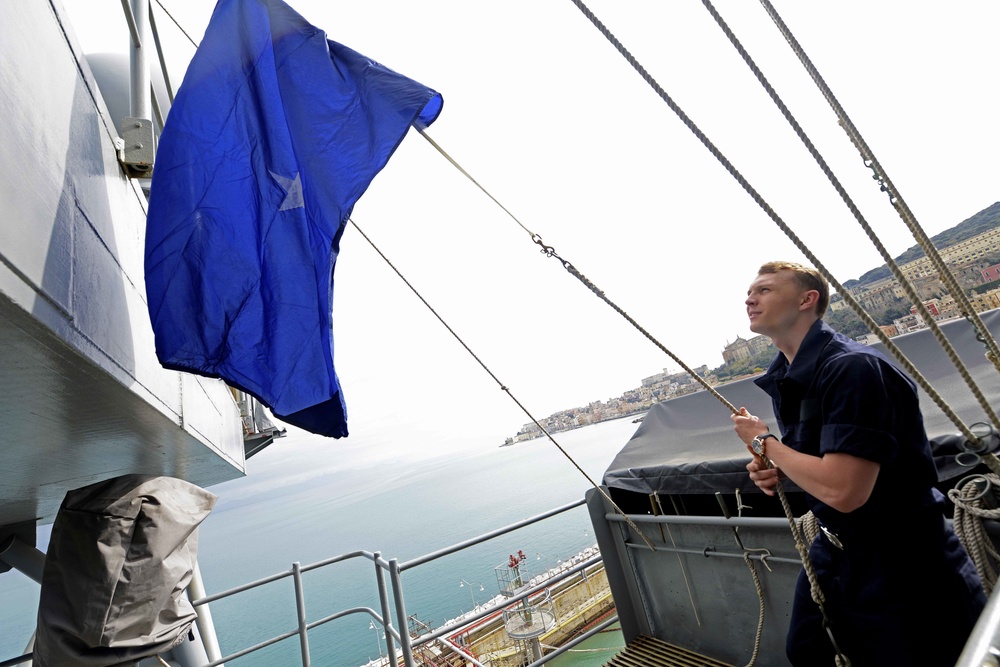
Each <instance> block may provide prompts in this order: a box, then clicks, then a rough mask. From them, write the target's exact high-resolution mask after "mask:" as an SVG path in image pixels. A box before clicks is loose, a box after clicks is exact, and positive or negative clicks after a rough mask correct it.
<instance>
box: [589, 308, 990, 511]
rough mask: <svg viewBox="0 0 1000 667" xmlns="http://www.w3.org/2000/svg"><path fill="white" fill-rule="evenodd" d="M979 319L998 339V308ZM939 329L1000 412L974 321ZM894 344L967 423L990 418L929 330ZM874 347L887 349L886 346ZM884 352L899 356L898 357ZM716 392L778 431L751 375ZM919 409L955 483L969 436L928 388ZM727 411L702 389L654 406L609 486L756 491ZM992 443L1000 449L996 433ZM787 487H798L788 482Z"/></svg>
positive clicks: (615, 464) (943, 473)
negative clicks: (961, 433) (960, 430)
mask: <svg viewBox="0 0 1000 667" xmlns="http://www.w3.org/2000/svg"><path fill="white" fill-rule="evenodd" d="M981 317H982V319H983V321H984V322H985V324H986V325H987V328H988V329H989V330H990V331H991V332H992V333H993V335H994V337H998V336H1000V310H993V311H989V312H987V313H983V314H982V315H981ZM940 328H941V330H942V332H943V333H944V334H945V336H946V337H947V338H948V340H949V341H950V342H951V344H952V346H953V347H954V348H955V350H956V351H957V352H958V354H959V357H960V358H961V360H962V362H963V363H964V364H965V366H966V367H967V368H968V370H969V372H970V374H971V376H972V377H973V379H974V380H975V382H976V384H977V385H978V386H979V388H980V390H981V391H982V392H983V394H985V396H986V397H987V399H988V401H989V404H990V405H991V406H992V407H993V409H994V410H997V409H998V407H1000V373H998V372H997V369H996V368H995V367H994V366H993V364H992V363H990V362H989V361H988V360H987V359H986V357H985V347H984V346H983V344H982V343H981V342H980V341H978V340H977V339H976V336H975V331H974V330H973V328H972V326H971V325H970V324H969V323H968V322H967V321H966V320H964V319H957V320H952V321H950V322H945V323H943V324H941V327H940ZM892 341H893V343H895V344H896V345H897V346H898V347H899V348H900V349H901V350H902V351H903V353H904V354H905V355H906V357H907V358H908V359H909V360H910V362H911V363H912V364H913V365H914V366H916V367H917V369H918V370H919V371H920V373H921V374H922V375H923V376H924V377H925V378H926V379H927V381H928V382H929V383H930V384H931V386H932V387H933V388H934V389H935V390H936V391H937V392H938V393H939V394H941V396H942V397H943V398H944V400H945V402H946V404H947V405H949V406H950V407H951V408H952V409H953V410H954V411H955V412H956V413H957V414H958V415H959V417H960V418H961V420H962V421H963V422H964V423H965V424H966V425H967V426H972V425H973V424H974V423H976V422H987V421H988V419H987V417H986V415H985V413H984V411H983V409H982V408H981V407H980V405H979V402H978V401H977V400H976V398H975V396H974V394H973V393H972V392H971V391H970V389H969V388H968V386H967V385H966V383H965V381H964V380H963V379H962V378H961V376H960V375H959V372H958V370H957V369H956V367H955V365H954V364H953V363H952V362H951V361H950V360H949V359H948V357H947V355H946V354H945V353H944V351H943V350H942V348H941V346H940V345H939V343H938V342H937V341H936V340H935V339H934V336H933V334H932V333H931V331H930V330H928V329H923V330H921V331H917V332H914V333H910V334H906V335H903V336H897V337H895V338H893V339H892ZM874 347H876V348H878V349H880V350H882V351H883V352H885V349H884V346H883V345H882V344H881V343H879V344H877V345H875V346H874ZM886 356H888V357H889V359H890V360H892V361H895V358H894V357H892V355H889V354H887V355H886ZM897 365H898V364H897ZM716 389H717V390H718V391H719V393H720V394H722V395H723V396H725V397H726V399H727V400H728V401H729V402H730V403H732V404H733V405H735V406H736V407H737V408H739V407H741V406H743V407H746V408H747V409H748V410H749V411H750V412H751V413H752V414H755V415H757V416H759V417H761V418H762V419H763V420H765V422H767V423H768V424H769V425H770V426H771V428H772V429H774V430H777V427H776V426H775V422H774V416H773V412H772V410H771V399H770V398H769V397H768V396H767V394H765V393H764V392H763V391H762V390H761V389H759V388H758V387H757V385H755V384H754V383H753V380H752V379H751V378H747V379H744V380H739V381H736V382H732V383H729V384H726V385H721V386H719V387H716ZM920 406H921V410H922V412H923V414H924V423H925V425H926V428H927V434H928V436H929V437H930V438H931V439H932V446H933V449H934V454H935V462H936V463H937V465H938V473H939V478H940V479H942V480H950V479H954V478H957V477H960V476H963V475H965V474H968V473H969V472H970V471H971V468H970V467H968V466H962V465H959V464H957V463H956V461H955V454H957V453H958V452H960V451H961V449H960V448H961V447H962V446H963V443H964V438H963V437H961V436H957V435H956V434H957V433H958V428H957V427H956V426H955V425H954V423H953V422H952V420H951V419H949V418H948V417H947V416H946V415H945V413H944V412H942V411H941V409H940V408H939V407H938V406H937V405H936V404H935V403H934V401H933V400H932V399H931V398H930V397H929V396H928V395H927V394H926V393H925V392H924V391H923V390H921V391H920ZM729 415H730V411H729V408H727V407H726V406H725V405H723V403H722V402H720V401H719V400H718V399H717V398H715V397H714V396H712V395H711V394H709V393H708V392H707V391H704V390H702V391H699V392H697V393H694V394H688V395H687V396H682V397H679V398H675V399H672V400H669V401H664V402H662V403H657V404H655V405H653V407H652V408H651V409H650V410H649V412H648V413H647V414H646V416H645V417H644V418H643V421H642V424H641V425H640V426H639V428H638V429H637V430H636V432H635V434H634V435H633V436H632V438H631V439H630V440H629V441H628V442H627V443H626V444H625V447H624V448H623V449H622V450H621V451H620V452H619V453H618V455H617V456H615V458H614V460H613V461H612V462H611V465H610V466H609V467H608V469H607V471H606V472H605V473H604V484H605V485H606V486H608V487H609V488H611V489H620V490H623V491H632V492H636V493H641V494H644V495H646V494H650V493H654V492H657V493H662V494H709V493H715V492H716V491H724V492H726V491H728V492H732V491H733V490H734V489H740V490H741V491H742V492H746V491H756V487H754V485H753V484H752V483H751V482H750V480H749V477H748V476H747V472H746V467H745V466H746V464H747V462H748V461H749V460H750V455H749V453H747V452H746V449H745V448H744V446H743V443H742V442H740V440H739V439H738V438H737V437H736V435H735V433H734V432H733V426H732V422H731V421H730V420H729ZM977 430H978V428H977ZM989 447H990V450H991V451H995V450H996V447H997V441H996V439H995V438H994V439H992V441H991V442H990V445H989ZM785 488H786V489H788V490H791V491H794V490H797V489H796V488H795V487H794V486H793V485H792V484H790V483H786V485H785Z"/></svg>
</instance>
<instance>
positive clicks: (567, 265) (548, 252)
mask: <svg viewBox="0 0 1000 667" xmlns="http://www.w3.org/2000/svg"><path fill="white" fill-rule="evenodd" d="M419 132H420V134H422V135H423V136H424V138H425V139H427V141H429V142H430V144H431V145H432V146H434V148H436V149H437V150H438V152H439V153H441V155H442V156H444V158H445V159H446V160H448V162H450V163H451V164H452V165H454V166H455V168H456V169H458V170H459V171H460V172H462V174H464V175H465V177H466V178H468V179H469V180H470V181H472V182H473V183H474V184H475V186H476V187H478V188H479V189H480V190H482V191H483V193H484V194H485V195H486V196H487V197H489V198H490V199H492V200H493V201H494V202H495V203H496V205H497V206H499V207H500V208H501V209H503V211H504V213H506V214H507V215H508V216H510V218H511V219H512V220H513V221H514V222H516V223H517V224H518V225H519V226H520V227H521V229H523V230H524V231H525V232H527V233H528V234H529V235H530V236H531V240H532V241H534V242H535V243H537V244H538V245H540V246H541V248H542V250H541V252H542V254H544V255H545V256H546V257H555V258H556V259H558V260H559V262H560V263H561V264H562V265H563V268H564V269H566V271H568V272H569V273H570V274H571V275H572V276H574V277H576V279H577V280H579V281H580V282H582V283H583V284H584V285H586V286H587V288H588V289H590V291H592V292H593V293H594V294H596V295H597V297H598V298H600V299H601V300H602V301H604V302H605V303H606V304H608V305H609V306H611V308H613V309H614V311H615V312H616V313H618V314H619V315H621V316H622V317H623V318H625V320H626V321H628V323H629V324H631V325H632V326H633V327H635V328H636V329H637V330H638V331H639V333H641V334H642V335H643V336H645V337H646V338H647V339H648V340H649V341H650V342H651V343H653V345H655V346H656V347H658V348H659V349H660V351H662V352H663V353H664V354H666V355H667V356H668V357H670V358H671V359H673V360H674V361H675V362H677V364H678V365H679V366H680V367H681V368H682V369H684V372H685V373H687V374H688V375H689V376H691V377H692V378H693V379H694V380H695V381H696V382H698V384H700V385H701V386H702V387H704V388H705V390H706V391H708V392H709V393H710V394H712V396H714V397H715V398H716V399H717V400H718V401H720V402H721V403H722V404H723V405H725V406H726V407H727V408H729V410H730V411H731V412H732V413H733V414H739V410H738V409H737V408H736V406H734V405H733V404H732V403H730V402H729V401H728V400H727V399H726V397H725V396H723V395H722V394H720V393H719V392H718V391H717V390H716V389H715V387H713V386H712V385H710V384H709V383H708V381H707V380H705V378H703V377H701V376H700V375H698V374H697V373H696V372H695V371H694V370H693V369H692V368H691V367H690V366H688V365H687V364H686V363H684V361H683V360H682V359H681V358H680V357H678V356H677V355H676V354H674V353H673V352H671V351H670V350H669V349H667V347H666V346H665V345H663V343H661V342H660V341H658V340H657V339H656V338H655V337H654V336H653V334H651V333H649V332H648V331H646V329H645V328H643V326H642V325H640V324H639V323H638V322H637V321H636V320H635V319H633V318H632V316H631V315H629V314H628V313H626V312H625V311H624V310H623V309H622V308H621V307H620V306H619V305H618V304H616V303H615V302H614V301H612V300H611V299H610V298H608V296H607V295H606V294H605V293H604V291H603V290H601V289H600V288H599V287H597V285H595V284H594V283H592V282H591V281H590V279H589V278H587V277H586V276H585V275H583V274H582V273H580V271H579V270H578V269H577V268H576V267H575V266H573V264H572V263H571V262H569V261H567V260H565V259H563V258H562V257H560V256H559V253H557V252H556V250H555V248H553V247H552V246H550V245H545V243H544V242H543V241H542V237H541V236H540V235H539V234H536V233H534V232H532V231H531V230H530V229H528V228H527V227H526V226H525V225H524V223H522V222H521V221H520V220H518V219H517V217H516V216H515V215H514V214H513V213H511V212H510V211H509V210H508V209H507V207H505V206H504V205H503V204H501V203H500V202H499V201H498V200H497V198H496V197H494V196H493V195H492V194H491V193H490V192H489V190H487V189H486V188H485V187H483V186H482V185H481V184H480V183H479V181H477V180H476V179H475V178H473V177H472V175H471V174H470V173H469V172H468V171H466V170H465V169H464V168H462V166H461V165H460V164H459V163H458V162H457V161H456V160H455V159H454V158H452V157H451V156H450V155H448V153H447V151H445V150H444V149H443V148H441V146H439V145H438V144H437V142H435V141H434V140H433V139H431V137H430V135H428V134H427V132H426V131H425V130H419Z"/></svg>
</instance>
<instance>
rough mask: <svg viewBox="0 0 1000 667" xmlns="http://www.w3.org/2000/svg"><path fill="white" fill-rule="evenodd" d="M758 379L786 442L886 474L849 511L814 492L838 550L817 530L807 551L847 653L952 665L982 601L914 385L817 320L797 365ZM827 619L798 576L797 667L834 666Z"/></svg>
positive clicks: (790, 649) (791, 646) (791, 637)
mask: <svg viewBox="0 0 1000 667" xmlns="http://www.w3.org/2000/svg"><path fill="white" fill-rule="evenodd" d="M755 382H756V384H757V385H758V386H759V387H761V388H762V389H763V390H764V391H766V392H767V393H768V394H769V395H770V396H771V399H772V402H773V407H774V414H775V417H776V419H777V422H778V427H779V429H780V432H781V441H782V442H783V443H784V444H786V445H788V446H789V447H792V448H794V449H796V450H797V451H800V452H803V453H806V454H812V455H814V456H822V455H823V454H826V453H830V452H843V453H846V454H851V455H853V456H858V457H861V458H864V459H868V460H871V461H875V462H876V463H878V464H880V466H881V467H880V469H879V473H878V478H877V481H876V482H875V488H874V490H873V491H872V494H871V497H870V498H869V500H868V502H866V503H865V504H864V505H863V506H862V507H860V508H858V509H857V510H855V511H853V512H849V513H842V512H839V511H837V510H835V509H833V508H832V507H830V506H829V505H826V504H824V503H822V502H819V501H818V500H816V499H815V498H813V497H812V496H809V495H808V494H807V500H808V503H809V506H810V509H812V511H813V514H814V515H815V516H816V518H817V519H818V521H819V523H820V525H822V526H825V527H826V528H827V529H828V530H829V531H831V532H832V533H833V534H834V535H835V536H836V541H839V543H840V544H841V545H842V546H841V547H838V546H835V544H834V540H832V539H830V538H829V537H827V536H826V535H824V534H823V533H822V532H821V533H820V535H819V536H818V537H817V538H816V540H815V541H814V542H813V544H812V546H811V547H810V549H809V555H810V557H811V559H812V562H813V565H814V566H815V569H816V572H817V574H818V578H819V583H820V587H821V589H822V591H823V594H824V596H825V598H826V603H825V608H826V611H827V617H828V618H829V619H830V622H831V626H832V630H833V634H834V637H835V638H836V641H837V644H838V645H839V647H840V649H841V652H842V653H843V654H844V655H846V656H847V657H848V658H849V659H850V660H851V663H852V665H853V667H867V666H869V665H872V666H876V665H877V666H879V667H887V666H892V667H908V666H921V667H924V666H926V667H944V666H946V665H947V666H951V665H954V664H955V661H956V660H957V659H958V656H959V655H960V653H961V652H962V648H963V646H964V644H965V641H966V639H967V638H968V636H969V633H970V632H971V631H972V628H973V626H974V625H975V622H976V620H977V618H978V617H979V613H980V612H981V611H982V609H983V606H984V605H985V604H986V595H985V593H984V592H983V589H982V585H981V582H980V580H979V575H978V574H977V572H976V569H975V566H974V565H973V563H972V560H971V559H970V558H969V555H968V554H967V553H966V551H965V548H964V547H963V546H962V544H961V543H960V542H959V540H958V538H957V537H956V536H955V534H954V532H953V531H952V530H951V529H950V528H949V527H948V526H947V524H946V523H945V519H944V507H945V504H944V497H943V496H942V495H941V493H940V492H938V491H937V490H936V489H934V488H933V485H934V484H935V483H936V481H937V472H936V470H935V467H934V462H933V459H932V458H931V449H930V444H929V443H928V441H927V435H926V433H925V431H924V425H923V417H922V416H921V413H920V407H919V404H918V398H917V391H916V386H915V385H914V383H913V381H912V380H911V379H910V378H909V377H907V376H906V375H904V374H903V373H902V372H900V371H899V370H898V369H897V368H896V367H895V366H893V365H892V364H891V363H889V361H888V360H887V359H886V358H885V357H884V356H882V354H880V353H879V352H878V351H877V350H873V349H871V348H870V347H868V346H866V345H862V344H861V343H858V342H856V341H853V340H851V339H850V338H847V337H846V336H844V335H842V334H840V333H837V332H835V331H833V330H832V329H831V328H830V327H829V326H827V325H826V323H825V322H823V321H822V320H818V321H817V322H816V323H815V324H813V326H812V328H811V329H810V330H809V333H808V334H807V335H806V337H805V338H804V339H803V341H802V345H801V347H800V348H799V350H798V352H797V353H796V355H795V358H794V360H793V363H792V365H791V366H789V365H788V363H787V361H786V360H785V356H784V355H783V354H779V355H778V357H777V358H776V359H775V360H774V362H773V363H772V364H771V367H770V368H769V369H768V371H767V373H766V374H765V375H763V376H761V377H760V378H758V379H757V380H755ZM821 620H822V617H821V615H820V612H819V608H818V607H817V605H816V603H815V602H813V600H812V597H811V595H810V587H809V580H808V579H807V577H806V575H805V572H804V571H803V572H802V573H800V575H799V579H798V583H797V586H796V592H795V602H794V604H793V608H792V619H791V623H790V627H789V631H788V638H787V643H786V651H787V653H788V657H789V659H790V660H791V662H792V664H793V665H795V666H796V667H800V666H801V667H820V666H822V665H833V664H834V653H833V648H832V644H831V642H830V640H829V637H828V636H827V633H826V631H825V630H824V629H823V628H822V624H821Z"/></svg>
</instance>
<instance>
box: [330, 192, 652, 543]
mask: <svg viewBox="0 0 1000 667" xmlns="http://www.w3.org/2000/svg"><path fill="white" fill-rule="evenodd" d="M494 201H496V200H494ZM348 221H349V222H350V223H351V225H353V226H354V228H355V229H356V230H358V233H359V234H361V236H362V237H363V238H364V239H365V241H367V242H368V244H369V245H370V246H371V247H372V249H374V250H375V252H376V253H378V255H379V257H381V258H382V260H383V261H384V262H385V263H386V264H387V265H388V266H389V268H390V269H392V270H393V272H395V274H396V275H397V276H399V279H400V280H402V281H403V282H404V283H405V284H406V286H407V287H409V288H410V291H411V292H413V294H414V295H416V297H417V298H418V299H420V301H421V302H422V303H423V304H424V305H425V306H427V309H428V310H429V311H431V314H432V315H434V317H436V318H437V319H438V321H439V322H440V323H441V324H442V325H444V328H445V329H447V330H448V333H450V334H451V335H452V336H453V337H454V338H455V340H457V341H458V342H459V344H460V345H461V346H462V347H464V348H465V351H466V352H468V353H469V354H470V355H472V358H473V359H475V360H476V362H477V363H478V364H479V365H480V366H481V367H482V368H483V370H484V371H486V373H487V374H488V375H489V376H490V377H491V378H493V381H494V382H496V383H497V384H498V385H500V390H501V391H503V392H504V393H506V394H507V395H508V396H509V397H510V399H511V400H512V401H514V403H515V404H516V405H517V407H519V408H521V411H522V412H524V414H526V415H528V418H529V419H530V420H531V421H532V422H533V423H534V424H535V426H537V427H538V428H539V429H540V430H541V431H542V433H544V434H545V437H547V438H548V439H549V441H550V442H551V443H552V444H553V445H555V446H556V449H558V450H559V451H560V452H562V454H563V456H565V457H566V458H567V459H568V460H569V462H570V463H572V464H573V466H574V467H575V468H576V469H577V470H578V471H579V472H580V474H581V475H583V476H584V477H585V478H586V480H587V481H588V482H590V485H591V486H593V487H594V488H595V489H597V492H598V493H600V494H601V495H602V496H603V497H604V499H605V500H607V501H608V503H609V504H610V505H611V507H613V508H614V510H615V511H616V512H618V513H619V514H621V516H622V518H623V519H624V520H625V522H626V523H627V524H628V525H629V527H630V528H632V530H634V531H635V532H636V533H637V534H638V535H639V537H641V538H642V540H643V541H644V542H645V543H646V546H648V547H649V548H650V549H652V550H653V551H656V548H655V547H654V546H653V543H652V542H651V541H650V540H649V538H648V537H646V535H645V534H644V533H643V532H642V531H640V530H639V527H638V526H637V525H635V522H634V521H632V520H631V519H630V518H629V517H628V515H626V514H625V512H624V510H622V509H621V508H620V507H619V506H618V504H617V503H616V502H615V501H614V500H612V499H611V496H610V495H608V492H607V491H605V490H604V489H602V488H601V487H600V486H599V485H598V484H597V483H596V482H595V481H594V480H593V479H591V477H590V475H588V474H587V472H586V471H585V470H584V469H583V468H581V467H580V464H579V463H577V462H576V460H575V459H574V458H573V457H572V456H570V454H569V452H567V451H566V450H565V449H564V448H563V446H562V445H560V444H559V443H558V442H557V441H556V439H555V438H554V437H552V434H551V433H549V431H548V429H546V428H545V427H544V426H542V424H541V423H540V422H539V421H538V420H537V419H536V418H535V416H534V415H532V414H531V411H529V410H528V408H526V407H525V406H524V404H523V403H521V401H519V400H518V399H517V397H516V396H514V394H513V392H511V390H510V389H509V388H508V387H507V385H505V384H504V383H503V382H501V381H500V378H498V377H497V376H496V374H495V373H494V372H493V371H491V370H490V368H489V366H487V365H486V363H485V362H484V361H483V360H482V359H480V358H479V356H478V355H477V354H476V353H475V352H473V351H472V348H470V347H469V346H468V345H467V344H466V343H465V341H464V340H462V337H461V336H459V335H458V333H456V332H455V330H454V329H452V328H451V326H450V325H449V324H448V323H447V322H446V321H445V320H444V318H443V317H441V315H439V314H438V312H437V311H436V310H435V309H434V307H433V306H431V304H430V303H428V301H427V299H425V298H424V297H423V295H422V294H421V293H420V292H419V291H418V290H417V288H416V287H414V286H413V284H412V283H410V281H409V280H407V279H406V276H404V275H403V274H402V272H401V271H400V270H399V269H397V268H396V266H395V265H394V264H393V263H392V262H391V261H389V258H388V257H386V256H385V254H384V253H383V252H382V251H381V250H380V249H379V247H378V246H377V245H375V242H374V241H372V240H371V239H370V238H369V237H368V235H367V234H365V232H364V230H362V229H361V227H360V226H358V223H356V222H355V221H354V220H353V219H352V218H348Z"/></svg>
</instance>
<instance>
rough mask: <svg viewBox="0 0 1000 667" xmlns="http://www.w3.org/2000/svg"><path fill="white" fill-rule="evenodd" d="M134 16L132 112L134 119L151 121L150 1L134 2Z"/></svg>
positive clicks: (139, 0) (134, 0)
mask: <svg viewBox="0 0 1000 667" xmlns="http://www.w3.org/2000/svg"><path fill="white" fill-rule="evenodd" d="M131 9H132V16H133V17H134V20H135V26H136V34H135V38H133V40H132V50H131V52H130V53H131V56H132V57H131V59H130V61H129V63H130V67H129V69H130V72H131V77H132V81H131V83H132V87H131V93H132V94H131V104H130V108H131V109H130V110H131V113H132V117H133V118H146V119H151V118H152V117H153V116H152V112H151V111H150V109H151V104H150V98H151V94H150V88H149V59H148V57H147V56H146V46H147V44H148V40H147V36H148V35H149V0H132V7H131Z"/></svg>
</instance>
